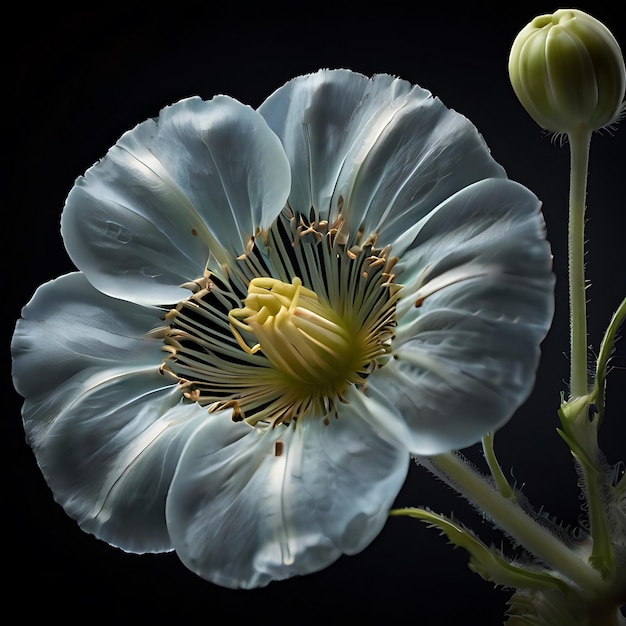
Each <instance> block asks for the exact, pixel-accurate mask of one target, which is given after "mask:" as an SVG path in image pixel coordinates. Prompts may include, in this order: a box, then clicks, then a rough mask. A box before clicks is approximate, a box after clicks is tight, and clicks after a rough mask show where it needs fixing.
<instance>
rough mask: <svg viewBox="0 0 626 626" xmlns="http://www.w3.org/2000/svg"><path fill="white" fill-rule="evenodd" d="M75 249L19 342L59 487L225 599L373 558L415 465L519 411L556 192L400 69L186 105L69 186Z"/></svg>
mask: <svg viewBox="0 0 626 626" xmlns="http://www.w3.org/2000/svg"><path fill="white" fill-rule="evenodd" d="M62 234H63V238H64V242H65V246H66V248H67V251H68V253H69V255H70V257H71V258H72V260H73V262H74V263H75V264H76V266H77V267H78V268H79V270H80V271H79V272H76V273H72V274H69V275H66V276H62V277H60V278H58V279H56V280H54V281H52V282H49V283H47V284H44V285H43V286H41V287H40V288H39V289H38V290H37V292H36V293H35V295H34V297H33V298H32V300H31V302H30V303H29V304H28V305H27V306H26V307H25V308H24V311H23V319H21V320H19V321H18V323H17V327H16V330H15V334H14V338H13V343H12V352H13V357H14V367H13V376H14V382H15V386H16V389H17V390H18V391H19V393H20V394H22V395H23V396H24V398H25V402H24V408H23V419H24V427H25V430H26V433H27V436H28V440H29V443H30V445H31V446H32V448H33V450H34V452H35V455H36V457H37V460H38V462H39V465H40V467H41V470H42V472H43V474H44V475H45V477H46V479H47V481H48V484H49V485H50V487H51V489H52V491H53V493H54V496H55V498H56V499H57V501H58V502H59V503H60V504H61V505H62V506H63V507H64V508H65V510H66V511H67V513H68V514H69V515H70V516H72V517H73V518H74V519H75V520H77V521H78V523H79V524H80V526H81V528H83V529H84V530H85V531H87V532H90V533H93V534H94V535H96V536H97V537H99V538H101V539H103V540H105V541H107V542H109V543H110V544H113V545H115V546H119V547H120V548H122V549H124V550H127V551H132V552H159V551H167V550H172V549H173V550H176V552H177V554H178V555H179V556H180V558H181V559H182V561H183V562H184V563H185V564H186V565H187V566H188V567H189V568H190V569H191V570H193V571H194V572H196V573H197V574H199V575H200V576H202V577H204V578H206V579H208V580H210V581H213V582H215V583H217V584H219V585H224V586H227V587H256V586H262V585H266V584H268V583H269V582H270V581H271V580H273V579H283V578H287V577H289V576H292V575H295V574H305V573H308V572H313V571H316V570H319V569H321V568H323V567H325V566H327V565H329V564H330V563H331V562H333V561H334V560H336V559H337V558H338V557H339V556H340V555H341V554H342V553H345V554H354V553H357V552H359V551H360V550H362V549H363V548H365V547H366V546H367V545H368V544H369V543H370V542H371V541H372V540H373V538H374V537H375V536H376V535H377V534H378V533H379V531H380V530H381V528H382V527H383V525H384V524H385V521H386V519H387V514H388V511H389V509H390V508H391V506H392V504H393V502H394V499H395V498H396V495H397V494H398V491H399V490H400V488H401V486H402V484H403V482H404V480H405V477H406V473H407V469H408V466H409V459H410V455H411V454H414V455H429V454H434V453H439V452H443V451H447V450H450V449H456V448H461V447H465V446H468V445H471V444H473V443H475V442H477V441H478V440H480V438H481V437H482V436H483V435H484V434H486V433H487V432H489V431H494V430H495V429H497V428H498V427H500V426H502V425H503V424H504V423H505V422H506V421H507V420H508V419H509V418H510V417H511V415H512V413H513V412H514V411H515V409H516V408H517V407H518V406H519V405H520V404H521V403H522V402H523V401H524V400H525V399H526V397H527V396H528V394H529V392H530V389H531V387H532V385H533V382H534V376H535V370H536V366H537V363H538V358H539V344H540V342H541V340H542V338H543V337H544V335H545V333H546V331H547V329H548V326H549V323H550V320H551V316H552V290H553V276H552V273H551V256H550V250H549V246H548V244H547V242H546V240H545V232H544V224H543V220H542V217H541V214H540V204H539V202H538V200H537V198H536V197H535V196H534V195H533V194H532V193H531V192H530V191H528V190H527V189H526V188H524V187H523V186H521V185H519V184H517V183H515V182H512V181H510V180H508V179H507V178H506V175H505V172H504V170H503V169H502V167H501V166H499V165H498V164H497V163H496V162H495V161H494V160H493V159H492V157H491V156H490V154H489V151H488V149H487V147H486V145H485V144H484V141H483V140H482V138H481V136H480V135H479V134H478V132H477V131H476V129H475V128H474V127H473V126H472V124H471V123H470V122H469V121H468V120H467V119H465V118H464V117H463V116H461V115H459V114H458V113H455V112H453V111H450V110H448V109H446V108H445V107H444V106H443V105H442V103H441V102H440V101H439V100H437V99H436V98H433V97H432V95H431V94H430V93H429V92H427V91H425V90H423V89H421V88H419V87H415V86H411V85H410V84H408V83H407V82H405V81H402V80H399V79H397V78H394V77H392V76H387V75H377V76H375V77H373V78H372V79H368V78H366V77H364V76H362V75H359V74H356V73H352V72H349V71H343V70H336V71H320V72H318V73H315V74H311V75H307V76H301V77H299V78H296V79H294V80H292V81H291V82H289V83H287V84H286V85H285V86H283V87H282V88H280V89H278V90H277V91H276V92H275V93H274V94H272V95H271V96H270V97H269V98H268V99H267V100H266V102H265V103H264V104H263V105H262V106H261V107H260V108H259V110H258V111H255V110H253V109H251V108H250V107H247V106H244V105H243V104H240V103H239V102H237V101H235V100H233V99H231V98H229V97H226V96H218V97H215V98H213V99H212V100H210V101H208V102H207V101H203V100H201V99H199V98H190V99H187V100H183V101H181V102H178V103H177V104H174V105H172V106H170V107H167V108H165V109H164V110H163V111H162V112H161V113H160V115H159V117H158V119H156V120H148V121H146V122H144V123H142V124H140V125H139V126H137V127H136V128H135V129H133V130H132V131H129V132H127V133H126V134H124V135H123V136H122V137H121V139H120V140H119V141H118V142H117V144H116V145H115V146H113V148H111V149H110V151H109V152H108V154H107V155H106V156H105V157H104V158H103V159H102V160H101V161H100V162H98V163H96V164H95V165H94V166H93V167H92V168H90V169H89V170H88V171H87V172H86V174H85V175H84V177H81V178H79V179H78V180H77V181H76V184H75V186H74V188H73V189H72V190H71V192H70V194H69V196H68V199H67V203H66V206H65V209H64V212H63V216H62Z"/></svg>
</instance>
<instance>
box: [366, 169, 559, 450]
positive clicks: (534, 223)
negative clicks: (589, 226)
mask: <svg viewBox="0 0 626 626" xmlns="http://www.w3.org/2000/svg"><path fill="white" fill-rule="evenodd" d="M412 245H413V246H414V247H413V248H412V250H411V251H410V252H407V253H406V254H405V255H404V257H403V259H402V262H401V263H400V264H398V266H397V269H398V274H399V280H400V282H402V283H404V284H405V287H403V290H402V295H403V297H402V300H401V303H400V306H399V315H400V318H401V319H400V323H399V326H398V332H397V334H396V339H395V341H394V346H393V350H394V356H395V359H393V360H392V361H391V362H390V363H389V364H388V365H387V366H386V367H384V368H382V369H381V370H380V371H378V372H375V375H373V376H372V377H371V380H370V386H371V387H372V388H375V389H377V390H378V391H379V392H380V393H383V390H384V394H385V395H386V396H387V397H390V398H394V403H395V405H396V407H397V408H398V410H399V411H400V412H401V413H402V414H403V415H404V416H405V419H406V420H407V423H408V424H409V427H410V428H411V430H412V432H413V434H414V437H413V440H412V441H411V443H410V444H409V447H410V448H411V452H413V453H415V454H436V453H439V452H444V451H447V450H451V449H459V448H463V447H466V446H469V445H472V444H474V443H476V442H477V441H479V440H480V438H481V437H482V436H483V435H485V434H486V433H488V432H490V431H491V432H493V431H495V430H496V429H497V428H499V427H501V426H502V425H503V424H504V423H505V422H506V421H508V419H509V418H510V417H511V415H512V414H513V412H514V411H515V410H516V409H517V408H518V407H519V406H520V405H521V404H522V402H524V401H525V400H526V398H527V396H528V394H529V393H530V391H531V389H532V386H533V384H534V379H535V372H536V368H537V365H538V361H539V344H540V342H541V340H542V339H543V337H544V336H545V334H546V332H547V330H548V328H549V326H550V322H551V319H552V314H553V287H554V276H553V274H552V272H551V255H550V249H549V246H548V243H547V242H546V240H545V233H544V224H543V219H542V217H541V214H540V212H539V202H538V200H537V198H536V197H535V196H534V195H533V194H532V193H531V192H530V191H528V190H527V189H526V188H524V187H522V186H521V185H518V184H517V183H514V182H512V181H508V180H504V179H493V180H487V181H481V182H479V183H476V184H475V185H472V186H471V187H468V188H467V189H464V190H462V191H461V192H459V193H458V194H456V195H455V196H454V197H453V198H451V199H450V200H448V201H447V202H445V203H444V204H442V205H441V206H440V207H439V208H438V209H437V211H435V212H434V213H433V214H432V215H431V216H430V217H429V219H428V221H427V222H426V224H425V225H424V226H423V228H422V229H421V231H420V233H419V235H418V237H417V239H416V240H415V241H414V242H413V244H412ZM416 302H417V303H418V304H419V306H417V307H416V306H414V303H416Z"/></svg>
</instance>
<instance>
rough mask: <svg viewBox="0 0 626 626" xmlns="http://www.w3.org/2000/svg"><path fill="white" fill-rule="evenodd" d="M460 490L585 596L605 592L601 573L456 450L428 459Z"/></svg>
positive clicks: (499, 525) (498, 524)
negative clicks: (507, 496) (478, 471)
mask: <svg viewBox="0 0 626 626" xmlns="http://www.w3.org/2000/svg"><path fill="white" fill-rule="evenodd" d="M428 460H429V461H430V462H431V463H432V464H433V465H434V466H435V468H436V469H438V470H439V471H440V472H441V473H443V474H444V476H443V477H442V478H444V480H446V478H447V480H446V482H448V483H449V484H450V485H451V486H452V487H454V488H455V489H456V490H457V491H458V492H459V493H461V494H462V495H463V496H465V497H467V498H468V499H469V500H470V501H471V502H473V503H474V504H475V505H476V506H477V507H478V508H479V509H480V510H481V511H482V512H484V513H485V514H486V515H487V516H488V517H490V518H491V519H492V520H493V522H494V523H495V524H496V525H497V526H498V527H500V528H501V529H502V530H504V531H505V532H507V533H508V534H509V535H511V536H513V537H514V538H515V539H516V540H517V541H518V542H519V543H520V544H521V545H522V546H523V547H524V548H526V549H527V550H528V551H529V552H531V553H532V554H534V555H535V556H536V557H538V558H539V559H541V560H542V561H544V562H545V563H547V564H549V565H550V566H551V567H553V568H554V569H555V570H556V571H558V572H560V573H561V574H563V575H564V576H566V577H567V578H569V579H570V580H571V581H572V582H573V583H574V584H575V585H576V586H577V587H578V588H579V590H580V593H581V594H583V595H595V594H601V593H602V592H603V581H602V578H601V576H600V574H599V573H598V572H597V571H596V570H595V569H594V568H592V567H591V566H590V565H589V564H588V563H587V562H585V561H584V560H583V559H581V558H580V557H579V556H578V555H577V554H575V553H574V552H573V551H572V550H570V549H569V548H568V547H567V546H566V545H565V544H563V543H562V542H561V541H560V540H559V539H558V538H556V537H555V536H554V535H553V534H552V533H550V532H549V531H548V530H546V529H545V528H544V527H543V526H541V525H540V524H538V523H537V522H536V521H535V520H534V519H532V517H530V516H529V515H528V514H527V513H526V512H525V511H523V510H522V509H521V508H520V507H519V505H518V504H517V503H516V502H515V501H513V500H511V499H509V498H506V497H505V496H503V495H502V494H501V493H499V492H498V491H497V490H495V489H494V488H493V487H492V486H491V485H489V483H487V482H486V481H485V480H484V479H483V477H482V476H481V475H480V474H479V473H477V472H476V471H474V470H473V469H472V468H471V467H470V466H469V465H468V464H467V463H465V462H464V461H463V459H462V458H461V457H460V456H459V455H458V454H456V453H454V452H448V453H445V454H439V455H435V456H432V457H429V459H428Z"/></svg>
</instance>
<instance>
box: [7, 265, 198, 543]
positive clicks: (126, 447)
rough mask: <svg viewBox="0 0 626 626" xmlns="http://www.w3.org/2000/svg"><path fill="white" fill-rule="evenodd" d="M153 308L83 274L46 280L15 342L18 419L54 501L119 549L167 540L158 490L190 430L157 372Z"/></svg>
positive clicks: (187, 409)
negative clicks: (20, 400)
mask: <svg viewBox="0 0 626 626" xmlns="http://www.w3.org/2000/svg"><path fill="white" fill-rule="evenodd" d="M159 322H160V320H159V312H158V311H157V310H155V309H149V308H145V307H141V306H138V305H134V304H130V303H128V302H123V301H120V300H115V299H113V298H109V297H107V296H104V295H103V294H101V293H99V292H98V291H96V290H95V289H94V288H93V287H92V286H91V285H90V284H89V283H88V282H87V280H86V279H85V277H84V276H83V275H82V274H80V273H75V274H69V275H66V276H63V277H61V278H59V279H57V280H54V281H52V282H50V283H46V284H45V285H43V286H41V287H40V288H39V289H38V290H37V292H36V293H35V295H34V297H33V299H32V300H31V302H30V303H29V304H28V305H27V306H26V307H25V308H24V311H23V319H22V320H20V321H19V322H18V324H17V327H16V331H15V334H14V337H13V342H12V346H11V349H12V353H13V376H14V381H15V386H16V388H17V389H18V391H19V392H20V393H21V394H22V395H24V396H25V402H24V407H23V411H22V415H23V419H24V428H25V431H26V435H27V437H28V440H29V443H30V445H31V446H32V448H33V451H34V453H35V456H36V458H37V461H38V463H39V465H40V467H41V470H42V472H43V474H44V476H45V477H46V480H47V481H48V484H49V485H50V487H51V489H52V491H53V493H54V496H55V499H56V500H57V501H58V502H59V503H60V504H61V505H62V506H63V507H64V508H65V510H66V512H67V513H68V514H69V515H70V516H71V517H73V518H74V519H76V520H77V521H78V523H79V524H80V526H81V527H82V528H83V530H85V531H88V532H91V533H93V534H95V535H96V536H97V537H99V538H101V539H104V540H105V541H108V542H109V543H112V544H114V545H117V546H120V547H122V548H123V549H125V550H129V551H137V552H145V551H163V550H169V549H171V546H170V540H169V535H168V533H167V528H166V525H165V515H164V509H165V497H166V494H167V490H168V489H169V482H170V480H171V477H172V475H173V472H174V468H175V465H176V462H177V460H178V454H179V451H180V449H181V447H182V444H183V443H184V440H185V434H184V433H185V431H186V429H195V428H196V427H197V423H194V422H193V419H194V418H195V419H197V418H198V414H201V416H202V417H203V418H204V417H205V416H206V411H201V410H200V409H198V408H197V407H195V406H186V405H180V392H179V391H178V389H177V388H176V386H175V385H173V384H172V383H171V382H170V381H169V380H168V379H165V378H164V377H163V376H161V375H160V374H159V373H158V366H159V363H160V361H161V358H162V353H161V351H160V345H161V342H159V341H156V340H152V341H151V340H148V339H146V338H145V333H146V332H147V331H148V330H150V329H151V328H152V327H154V326H155V325H156V324H158V323H159Z"/></svg>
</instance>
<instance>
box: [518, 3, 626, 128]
mask: <svg viewBox="0 0 626 626" xmlns="http://www.w3.org/2000/svg"><path fill="white" fill-rule="evenodd" d="M509 76H510V79H511V85H512V86H513V90H514V91H515V94H516V95H517V97H518V98H519V100H520V102H521V103H522V105H523V106H524V108H525V109H526V111H528V113H529V115H530V116H531V117H532V118H533V119H534V120H535V122H537V124H539V126H541V127H542V128H544V129H546V130H550V131H553V132H556V133H564V134H568V133H571V132H573V131H574V130H575V129H576V128H577V127H578V126H580V125H582V126H584V127H585V128H588V129H589V130H591V131H593V130H599V129H601V128H604V127H605V126H610V125H611V124H612V123H614V122H616V121H617V120H618V118H619V117H620V115H621V114H622V112H623V110H624V102H623V100H624V86H625V82H626V73H625V70H624V58H623V57H622V51H621V50H620V47H619V44H618V43H617V41H616V40H615V37H613V35H612V33H611V32H610V31H609V29H608V28H607V27H606V26H605V25H604V24H602V22H600V21H598V20H597V19H595V18H594V17H592V16H591V15H588V14H587V13H585V12H584V11H579V10H578V9H558V10H557V11H555V12H554V13H552V14H548V15H539V16H537V17H536V18H534V19H533V20H532V21H531V22H530V23H529V24H527V25H526V26H525V27H524V28H523V29H522V30H521V31H520V32H519V34H518V35H517V37H516V38H515V41H514V42H513V46H512V47H511V53H510V55H509Z"/></svg>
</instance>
